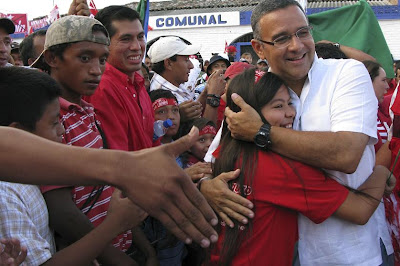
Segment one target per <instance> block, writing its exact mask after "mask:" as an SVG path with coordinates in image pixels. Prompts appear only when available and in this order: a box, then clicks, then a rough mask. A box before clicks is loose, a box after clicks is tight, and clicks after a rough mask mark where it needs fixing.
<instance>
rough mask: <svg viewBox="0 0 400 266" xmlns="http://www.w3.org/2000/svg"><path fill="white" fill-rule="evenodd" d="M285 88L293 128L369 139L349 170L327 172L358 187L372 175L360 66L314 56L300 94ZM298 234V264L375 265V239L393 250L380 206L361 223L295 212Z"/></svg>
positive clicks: (372, 120) (367, 89)
mask: <svg viewBox="0 0 400 266" xmlns="http://www.w3.org/2000/svg"><path fill="white" fill-rule="evenodd" d="M310 84H311V85H310ZM290 92H291V97H292V99H293V103H294V105H295V107H296V111H297V113H296V118H295V121H294V125H293V128H294V129H296V130H303V131H332V132H337V131H350V132H360V133H364V134H366V135H368V136H369V137H370V141H369V143H368V145H367V146H366V148H365V150H364V154H363V156H362V158H361V161H360V163H359V165H358V168H357V170H356V172H355V173H353V174H351V175H349V174H345V173H342V172H338V171H328V173H329V174H330V175H331V176H332V178H335V179H336V180H338V181H339V182H340V183H342V184H346V185H348V186H350V187H353V188H357V187H359V186H360V185H361V184H362V183H363V182H364V181H365V180H366V179H367V178H368V177H369V175H370V174H371V173H372V169H373V166H374V164H375V152H374V147H373V145H374V144H375V143H376V141H377V136H376V119H377V109H378V101H377V99H376V96H375V94H374V90H373V87H372V83H371V79H370V77H369V74H368V72H367V70H366V68H365V67H364V65H363V64H361V63H360V62H358V61H355V60H350V59H347V60H332V59H330V60H324V59H318V58H317V57H316V56H315V59H314V62H313V66H312V67H311V70H310V71H309V74H308V79H307V81H306V83H305V84H304V87H303V90H302V92H301V96H300V98H299V97H298V96H297V95H296V94H295V93H294V92H293V91H290ZM217 136H218V135H217ZM217 136H216V138H215V139H214V141H213V143H212V144H211V146H210V149H209V151H208V153H207V155H206V157H205V160H206V161H210V160H211V158H212V155H211V154H212V152H213V151H214V150H215V148H216V147H217V146H218V144H219V141H220V139H218V138H217ZM213 148H214V149H213ZM299 237H300V241H299V255H300V264H301V265H302V266H303V265H328V264H329V265H345V264H347V265H380V264H381V263H382V258H381V251H380V238H382V240H383V242H384V244H385V246H386V250H387V253H388V254H391V253H393V247H392V245H391V240H390V236H389V232H388V229H387V226H386V220H385V212H384V206H383V204H380V206H379V207H378V210H377V211H376V212H375V213H374V214H373V216H372V217H371V219H370V220H369V222H368V223H367V224H366V225H364V226H359V225H355V224H352V223H350V222H346V221H344V220H341V219H338V218H335V217H331V218H329V219H327V220H326V221H325V222H323V223H321V224H319V225H317V224H314V223H313V222H311V221H310V220H309V219H307V218H306V217H304V216H301V215H299Z"/></svg>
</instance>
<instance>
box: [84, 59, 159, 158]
mask: <svg viewBox="0 0 400 266" xmlns="http://www.w3.org/2000/svg"><path fill="white" fill-rule="evenodd" d="M84 98H85V100H87V101H88V102H90V103H92V104H93V105H94V107H95V110H96V114H97V116H98V118H99V120H100V121H101V123H102V128H103V130H104V133H105V135H106V138H107V144H108V146H109V148H110V149H115V150H124V151H137V150H141V149H145V148H149V147H152V146H153V125H154V111H153V108H152V104H151V100H150V97H149V95H148V93H147V91H146V88H145V86H144V79H143V77H142V76H141V75H139V74H138V73H134V78H133V80H132V79H131V78H130V77H128V76H127V75H126V74H124V73H122V72H120V71H119V70H118V69H116V68H114V67H113V66H112V65H110V64H108V63H107V64H106V70H105V71H104V74H103V76H102V77H101V82H100V84H99V87H98V88H97V90H96V92H95V93H94V94H93V95H92V96H90V97H84Z"/></svg>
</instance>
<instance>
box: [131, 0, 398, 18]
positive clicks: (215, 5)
mask: <svg viewBox="0 0 400 266" xmlns="http://www.w3.org/2000/svg"><path fill="white" fill-rule="evenodd" d="M392 1H393V0H392ZM259 2H260V1H259V0H171V1H163V2H151V4H150V12H151V15H154V16H160V15H164V14H166V13H168V14H175V15H179V14H183V13H186V14H190V13H198V12H215V11H218V12H220V11H251V10H252V9H253V8H254V6H255V5H257V4H258V3H259ZM357 2H358V1H346V0H308V6H307V8H337V7H342V6H347V5H353V4H355V3H357ZM367 2H368V3H369V4H370V5H371V6H388V5H391V3H390V0H367ZM128 6H130V7H132V8H136V6H137V3H130V4H128ZM193 9H195V11H193ZM166 11H168V12H166ZM164 12H166V13H164Z"/></svg>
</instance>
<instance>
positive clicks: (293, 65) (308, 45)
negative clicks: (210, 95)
mask: <svg viewBox="0 0 400 266" xmlns="http://www.w3.org/2000/svg"><path fill="white" fill-rule="evenodd" d="M306 26H308V22H307V19H306V17H305V15H304V13H303V12H302V11H301V9H300V8H299V7H298V6H296V5H291V6H288V7H286V8H282V9H278V10H275V11H272V12H270V13H267V14H265V15H264V16H263V17H262V18H261V19H260V21H259V27H260V29H261V30H260V35H261V39H262V40H264V41H269V42H272V41H274V40H275V39H276V38H278V37H281V36H283V35H290V34H294V33H295V32H296V31H298V30H299V29H300V28H303V27H306ZM252 46H253V49H254V50H255V51H256V52H257V54H258V55H259V57H260V58H265V59H267V60H268V64H269V66H270V67H271V70H272V72H274V73H275V74H277V75H279V76H280V77H281V78H282V79H283V80H285V81H286V82H288V83H292V84H293V83H296V84H299V85H301V86H303V85H302V83H304V80H305V79H306V77H307V74H308V71H309V70H310V68H311V64H312V62H313V59H314V53H315V44H314V40H313V39H312V38H309V39H307V40H300V39H298V38H297V37H296V36H292V37H291V40H290V43H289V46H287V47H284V48H277V47H275V46H272V45H269V44H265V43H262V42H260V41H257V40H252ZM292 84H289V85H292ZM293 85H294V84H293Z"/></svg>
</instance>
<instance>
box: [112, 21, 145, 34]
mask: <svg viewBox="0 0 400 266" xmlns="http://www.w3.org/2000/svg"><path fill="white" fill-rule="evenodd" d="M111 25H112V26H113V27H114V29H115V30H116V32H118V33H119V34H125V33H128V32H129V33H130V34H132V32H133V31H134V32H135V34H140V33H144V30H143V26H142V23H141V22H140V20H138V19H135V20H127V19H125V20H114V21H112V22H111Z"/></svg>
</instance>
